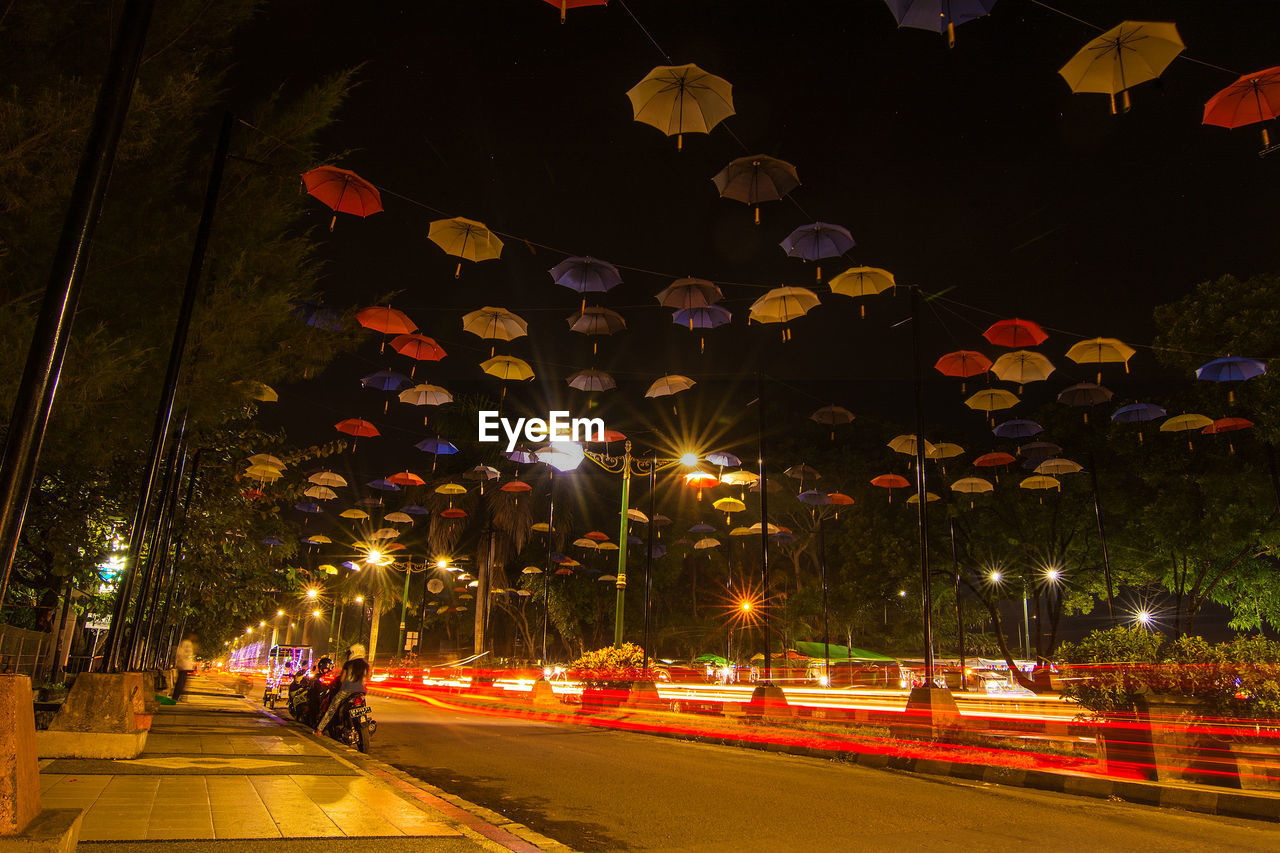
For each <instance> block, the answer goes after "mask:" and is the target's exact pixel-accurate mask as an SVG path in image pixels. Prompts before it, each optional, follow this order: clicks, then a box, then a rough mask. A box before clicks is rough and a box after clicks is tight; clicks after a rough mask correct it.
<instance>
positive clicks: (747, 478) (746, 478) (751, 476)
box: [720, 471, 760, 486]
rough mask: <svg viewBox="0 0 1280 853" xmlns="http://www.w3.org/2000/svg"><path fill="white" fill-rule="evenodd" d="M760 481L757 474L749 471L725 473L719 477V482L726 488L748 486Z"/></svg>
mask: <svg viewBox="0 0 1280 853" xmlns="http://www.w3.org/2000/svg"><path fill="white" fill-rule="evenodd" d="M759 479H760V475H759V474H755V473H753V472H751V471H726V472H725V473H724V474H723V475H721V477H720V482H722V483H724V484H725V485H726V486H750V485H752V484H753V483H755V481H756V480H759Z"/></svg>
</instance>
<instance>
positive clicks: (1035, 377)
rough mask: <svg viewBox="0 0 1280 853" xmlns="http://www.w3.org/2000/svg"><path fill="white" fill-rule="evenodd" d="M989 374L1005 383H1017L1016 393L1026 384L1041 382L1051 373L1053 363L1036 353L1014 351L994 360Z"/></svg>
mask: <svg viewBox="0 0 1280 853" xmlns="http://www.w3.org/2000/svg"><path fill="white" fill-rule="evenodd" d="M991 372H992V373H994V374H995V375H996V376H998V377H999V378H1000V379H1003V380H1004V381H1005V382H1016V383H1018V393H1019V394H1021V393H1022V386H1023V385H1025V384H1027V383H1028V382H1041V381H1043V380H1045V379H1048V378H1049V374H1051V373H1053V362H1051V361H1049V359H1047V358H1045V357H1044V356H1043V355H1041V354H1040V353H1038V352H1032V351H1031V350H1025V349H1020V350H1014V351H1013V352H1007V353H1005V354H1004V355H1002V356H1000V357H999V358H997V359H996V362H995V364H993V365H991Z"/></svg>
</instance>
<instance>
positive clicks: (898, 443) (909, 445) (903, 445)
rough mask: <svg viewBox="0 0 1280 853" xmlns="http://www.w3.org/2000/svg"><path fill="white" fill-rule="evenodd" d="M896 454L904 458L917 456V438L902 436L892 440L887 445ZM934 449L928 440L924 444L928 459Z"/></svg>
mask: <svg viewBox="0 0 1280 853" xmlns="http://www.w3.org/2000/svg"><path fill="white" fill-rule="evenodd" d="M887 446H888V448H889V449H890V450H892V451H893V452H894V453H901V454H903V455H904V456H915V455H916V437H915V436H914V435H900V436H897V437H896V438H894V439H892V440H891V441H890V442H889V444H888V445H887ZM933 450H934V447H933V445H932V444H930V443H929V440H928V439H925V442H924V455H925V457H926V458H928V456H929V454H930V453H932V452H933Z"/></svg>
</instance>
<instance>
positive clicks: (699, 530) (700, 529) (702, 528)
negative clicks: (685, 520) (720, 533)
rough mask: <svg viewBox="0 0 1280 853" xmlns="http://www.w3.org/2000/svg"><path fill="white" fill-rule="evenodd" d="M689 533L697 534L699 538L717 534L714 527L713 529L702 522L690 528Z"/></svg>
mask: <svg viewBox="0 0 1280 853" xmlns="http://www.w3.org/2000/svg"><path fill="white" fill-rule="evenodd" d="M689 532H690V533H695V534H697V535H699V536H700V535H702V534H703V533H715V532H716V529H715V528H714V527H712V526H711V525H710V524H707V523H706V522H703V521H700V522H698V523H697V524H695V525H693V526H692V527H690V528H689Z"/></svg>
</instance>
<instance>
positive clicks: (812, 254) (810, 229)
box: [778, 222, 857, 280]
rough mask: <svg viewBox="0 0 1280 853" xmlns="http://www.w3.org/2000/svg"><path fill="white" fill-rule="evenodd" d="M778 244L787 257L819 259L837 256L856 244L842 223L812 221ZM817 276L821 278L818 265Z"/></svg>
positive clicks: (820, 269)
mask: <svg viewBox="0 0 1280 853" xmlns="http://www.w3.org/2000/svg"><path fill="white" fill-rule="evenodd" d="M778 245H780V246H781V247H782V251H784V252H786V253H787V257H789V258H801V259H803V260H806V261H820V260H822V259H823V258H838V257H840V256H841V255H843V254H844V253H845V252H847V251H849V250H850V249H852V248H853V247H854V246H855V245H857V244H856V243H855V242H854V240H853V235H852V234H850V233H849V229H848V228H845V227H844V226H843V225H835V224H832V223H830V222H813V223H810V224H809V225H801V226H800V227H799V228H797V229H796V230H794V231H792V232H791V233H790V234H788V235H787V236H786V238H785V239H783V241H782V242H781V243H779V244H778ZM817 278H818V279H819V280H821V279H822V267H818V273H817Z"/></svg>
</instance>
